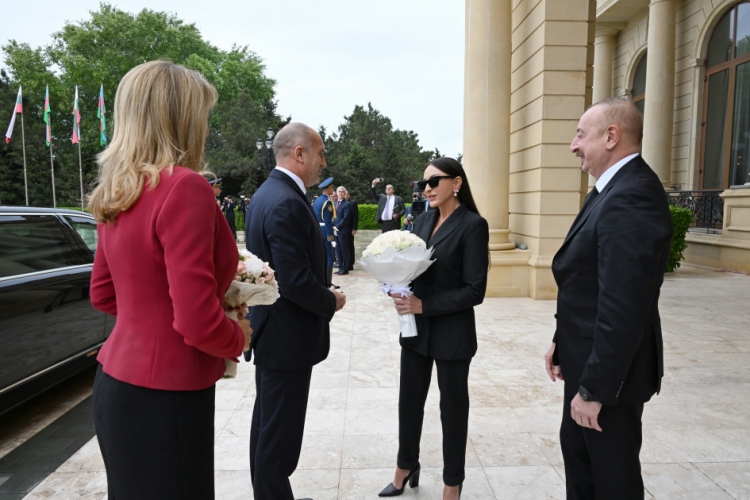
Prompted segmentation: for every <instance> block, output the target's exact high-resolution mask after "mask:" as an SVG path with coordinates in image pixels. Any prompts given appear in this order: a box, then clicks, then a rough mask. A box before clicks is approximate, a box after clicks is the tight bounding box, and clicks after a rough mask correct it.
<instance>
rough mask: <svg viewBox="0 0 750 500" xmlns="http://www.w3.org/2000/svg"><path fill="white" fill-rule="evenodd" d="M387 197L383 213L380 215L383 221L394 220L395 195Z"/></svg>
mask: <svg viewBox="0 0 750 500" xmlns="http://www.w3.org/2000/svg"><path fill="white" fill-rule="evenodd" d="M387 198H388V199H387V200H386V202H385V208H384V209H383V214H382V215H381V216H380V219H381V220H383V221H387V220H393V195H390V196H387Z"/></svg>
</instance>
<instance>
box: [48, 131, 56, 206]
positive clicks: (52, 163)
mask: <svg viewBox="0 0 750 500" xmlns="http://www.w3.org/2000/svg"><path fill="white" fill-rule="evenodd" d="M49 168H50V172H51V173H52V207H53V208H57V197H56V196H55V160H54V156H52V141H50V144H49Z"/></svg>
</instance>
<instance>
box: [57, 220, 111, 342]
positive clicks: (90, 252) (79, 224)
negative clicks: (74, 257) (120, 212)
mask: <svg viewBox="0 0 750 500" xmlns="http://www.w3.org/2000/svg"><path fill="white" fill-rule="evenodd" d="M62 218H63V220H64V221H65V222H66V223H67V224H68V225H69V226H70V228H71V229H72V230H73V231H74V232H75V234H77V235H78V237H79V239H78V240H77V241H78V243H79V244H80V246H81V247H82V251H83V252H84V254H85V255H86V259H87V262H88V261H90V262H91V263H93V262H94V255H95V254H96V243H97V241H98V233H97V232H96V221H95V220H94V218H93V217H91V216H90V215H84V214H81V215H77V214H76V215H71V214H64V215H63V216H62ZM101 314H102V317H103V318H104V322H103V325H104V329H103V331H102V342H103V341H104V340H106V339H107V337H109V334H110V333H112V329H113V328H114V327H115V317H114V316H110V315H109V314H104V313H101Z"/></svg>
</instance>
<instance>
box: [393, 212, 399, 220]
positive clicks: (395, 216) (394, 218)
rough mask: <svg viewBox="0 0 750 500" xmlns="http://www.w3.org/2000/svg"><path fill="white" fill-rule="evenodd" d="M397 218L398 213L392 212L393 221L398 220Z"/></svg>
mask: <svg viewBox="0 0 750 500" xmlns="http://www.w3.org/2000/svg"><path fill="white" fill-rule="evenodd" d="M398 218H399V217H398V213H397V212H393V220H396V219H398Z"/></svg>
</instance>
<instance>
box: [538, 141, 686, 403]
mask: <svg viewBox="0 0 750 500" xmlns="http://www.w3.org/2000/svg"><path fill="white" fill-rule="evenodd" d="M592 192H593V191H592ZM671 237H672V219H671V216H670V213H669V206H668V204H667V195H666V193H665V191H664V188H663V187H662V185H661V182H660V181H659V178H658V177H657V176H656V174H655V173H654V172H653V171H652V170H651V168H650V167H649V166H648V165H647V164H646V162H644V161H643V159H642V158H641V157H640V156H637V157H635V158H634V159H632V160H631V161H630V162H628V163H627V164H626V165H625V166H624V167H622V169H620V171H619V172H617V174H615V176H614V177H613V178H612V179H611V180H610V181H609V183H608V184H607V185H606V186H605V187H604V189H603V190H602V192H601V193H599V195H598V196H596V197H595V198H593V201H592V200H591V194H589V197H588V198H587V200H586V202H585V203H584V206H583V208H582V209H581V213H579V215H578V218H577V219H576V221H575V222H574V223H573V226H572V227H571V229H570V232H569V233H568V236H567V237H566V238H565V242H564V243H563V245H562V247H561V248H560V250H559V251H558V252H557V254H556V255H555V257H554V259H553V263H552V272H553V274H554V276H555V281H556V282H557V286H558V289H559V291H558V296H557V315H556V317H557V330H556V332H555V338H554V341H555V342H557V348H556V351H557V352H556V353H555V354H556V355H557V359H558V360H559V363H560V367H561V368H562V373H563V376H564V377H565V383H566V396H568V397H572V395H574V394H575V392H577V390H578V387H579V386H583V387H585V388H586V389H587V390H588V391H589V392H590V393H591V394H592V395H593V396H594V397H595V398H596V399H597V400H598V401H600V402H601V403H603V404H605V405H614V404H618V403H631V404H632V403H642V402H645V401H648V400H649V399H650V398H651V396H653V395H654V393H656V392H658V391H659V389H660V386H661V378H662V376H663V375H664V368H663V346H662V335H661V322H660V318H659V291H660V288H661V285H662V282H663V281H664V271H665V269H666V266H667V259H668V256H669V247H670V242H671Z"/></svg>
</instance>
